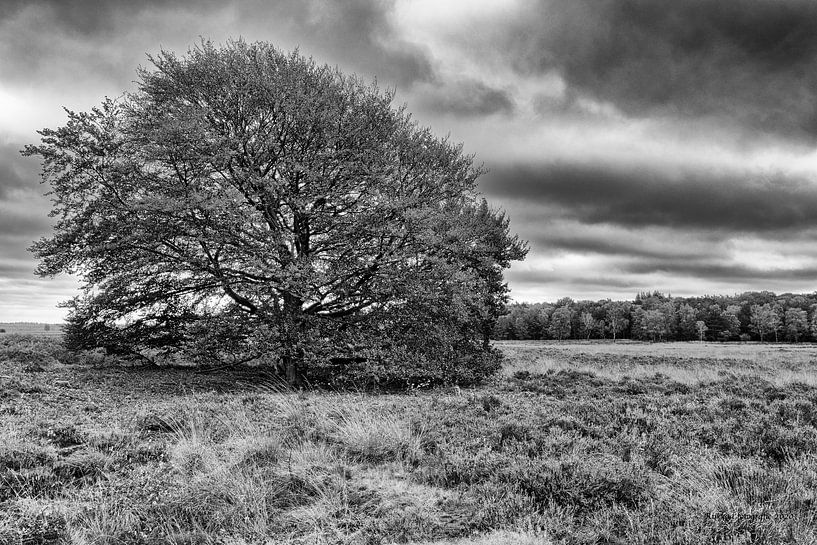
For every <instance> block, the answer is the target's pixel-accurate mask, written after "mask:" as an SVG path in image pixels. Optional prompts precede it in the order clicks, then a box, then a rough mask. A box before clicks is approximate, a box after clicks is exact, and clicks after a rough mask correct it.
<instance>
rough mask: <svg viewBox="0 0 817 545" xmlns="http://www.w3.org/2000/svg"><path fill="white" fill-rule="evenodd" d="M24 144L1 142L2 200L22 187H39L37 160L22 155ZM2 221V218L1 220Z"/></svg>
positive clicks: (0, 183) (0, 181)
mask: <svg viewBox="0 0 817 545" xmlns="http://www.w3.org/2000/svg"><path fill="white" fill-rule="evenodd" d="M21 148H22V146H16V145H14V144H2V143H0V201H2V200H3V199H6V198H8V197H9V195H10V194H11V193H12V192H14V191H18V190H21V189H32V188H36V187H37V181H38V180H39V177H38V175H37V164H36V161H31V160H29V159H26V158H25V157H23V156H21V155H20V149H21ZM0 221H2V220H0Z"/></svg>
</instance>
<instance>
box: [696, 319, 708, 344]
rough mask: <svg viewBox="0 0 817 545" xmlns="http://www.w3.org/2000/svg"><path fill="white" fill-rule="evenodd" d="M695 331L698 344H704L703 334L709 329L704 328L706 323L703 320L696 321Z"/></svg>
mask: <svg viewBox="0 0 817 545" xmlns="http://www.w3.org/2000/svg"><path fill="white" fill-rule="evenodd" d="M695 329H696V330H697V331H698V342H704V334H705V333H706V332H707V330H708V329H709V328H708V327H706V322H704V321H703V320H698V321H697V322H695Z"/></svg>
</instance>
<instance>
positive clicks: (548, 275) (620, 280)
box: [506, 270, 641, 289]
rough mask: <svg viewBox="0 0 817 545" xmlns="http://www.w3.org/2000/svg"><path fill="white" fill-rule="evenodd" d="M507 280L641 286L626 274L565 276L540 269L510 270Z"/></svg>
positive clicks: (527, 282)
mask: <svg viewBox="0 0 817 545" xmlns="http://www.w3.org/2000/svg"><path fill="white" fill-rule="evenodd" d="M506 276H507V277H508V279H509V280H511V281H512V282H514V283H518V284H529V285H534V286H537V285H545V284H548V283H550V282H563V283H566V284H570V285H575V286H585V287H593V288H601V289H610V288H624V289H637V288H639V287H640V286H641V284H640V282H639V280H638V279H636V278H633V277H626V276H598V275H595V276H594V275H591V276H586V277H576V276H570V277H565V276H564V275H562V274H560V273H558V272H551V271H542V270H525V271H513V270H512V271H510V272H508V273H507V274H506Z"/></svg>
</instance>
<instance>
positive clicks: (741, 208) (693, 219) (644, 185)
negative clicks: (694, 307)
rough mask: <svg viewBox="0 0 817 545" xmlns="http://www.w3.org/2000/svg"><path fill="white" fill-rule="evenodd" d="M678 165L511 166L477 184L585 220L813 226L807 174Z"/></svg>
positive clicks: (815, 195)
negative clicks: (802, 176)
mask: <svg viewBox="0 0 817 545" xmlns="http://www.w3.org/2000/svg"><path fill="white" fill-rule="evenodd" d="M675 170H676V169H674V168H670V167H668V168H667V169H666V170H661V169H657V168H653V167H631V168H621V167H612V166H604V165H598V164H597V165H585V164H568V163H554V164H546V165H540V166H528V167H525V166H508V167H500V168H494V169H493V171H492V172H491V173H489V174H488V175H487V176H486V178H485V180H484V181H483V183H482V188H483V190H485V191H486V192H487V193H488V194H489V195H493V196H495V197H500V198H504V199H512V200H515V201H522V202H538V203H543V205H546V206H549V207H550V208H553V209H555V210H556V211H557V212H558V213H559V214H560V215H562V216H564V217H566V218H572V219H575V220H577V221H580V222H582V223H588V224H599V223H609V224H614V225H621V226H626V227H641V226H664V227H672V228H685V229H690V228H691V229H715V230H725V231H740V232H772V231H784V230H797V229H804V228H808V227H812V226H813V225H814V218H815V217H817V186H815V184H814V183H812V182H809V181H808V180H803V179H797V178H792V177H786V176H784V175H773V176H764V175H758V174H754V173H730V174H724V173H720V172H706V171H703V172H698V171H694V170H689V171H686V172H681V173H678V172H676V171H675Z"/></svg>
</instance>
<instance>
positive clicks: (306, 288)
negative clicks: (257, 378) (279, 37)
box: [25, 41, 526, 382]
mask: <svg viewBox="0 0 817 545" xmlns="http://www.w3.org/2000/svg"><path fill="white" fill-rule="evenodd" d="M151 61H152V63H153V69H141V70H140V71H139V79H140V81H139V89H138V91H137V92H135V93H131V94H128V95H125V96H124V97H123V98H121V99H119V100H105V101H104V102H103V103H102V105H101V106H100V107H98V108H94V109H93V110H92V111H91V112H88V113H74V112H68V123H67V125H65V126H64V127H60V128H58V129H45V130H43V131H41V133H40V134H41V135H42V137H43V138H42V144H41V145H38V146H29V147H27V148H26V150H25V154H27V155H36V156H39V157H41V158H42V160H43V178H44V181H46V182H48V183H50V185H51V188H52V196H53V200H54V203H55V204H54V210H53V215H54V216H56V217H57V218H58V222H57V225H56V231H55V233H54V235H53V236H51V237H48V238H44V239H42V240H40V241H38V242H37V243H35V245H34V247H33V251H34V253H35V254H36V255H37V257H39V258H40V260H41V263H40V266H39V269H38V272H39V273H40V274H41V275H46V276H47V275H54V274H57V273H61V272H69V273H77V274H79V275H80V276H81V278H82V279H83V280H84V287H83V290H84V296H83V297H80V298H78V299H76V300H75V301H74V303H73V304H74V307H75V308H74V312H73V315H72V316H73V319H74V321H75V322H76V324H75V325H76V326H77V327H75V329H77V330H78V331H75V333H78V335H77V337H78V338H79V340H83V339H84V341H89V342H92V337H93V335H91V336H90V337H89V336H88V335H86V334H92V333H99V334H100V335H103V337H105V339H106V340H105V341H104V342H109V343H112V342H114V339H112V338H111V337H113V336H116V337H118V338H119V340H118V341H116V342H118V343H119V344H120V345H123V346H133V347H136V348H138V347H146V346H162V347H181V348H185V349H190V350H194V349H195V350H196V351H197V353H201V354H206V355H208V356H212V357H216V358H221V357H227V356H229V357H231V358H233V357H235V354H236V353H240V354H242V355H245V356H246V357H247V358H251V357H253V356H261V355H268V354H275V355H277V356H278V357H279V359H280V365H281V368H282V369H284V370H285V374H286V377H287V379H288V380H290V381H291V382H297V381H298V380H299V379H300V376H301V374H302V373H303V372H304V370H305V366H306V364H307V362H316V361H325V360H327V359H330V358H332V357H338V356H344V357H345V356H348V355H349V352H354V353H358V354H359V353H365V354H366V355H365V356H362V357H365V358H375V359H378V358H380V359H382V358H384V356H383V351H384V350H385V351H387V352H388V351H390V350H391V351H394V350H397V352H396V353H399V354H401V355H400V356H399V357H400V358H402V357H403V356H402V354H404V353H407V354H410V355H412V356H416V357H417V358H418V361H420V360H422V361H434V362H443V361H448V360H447V358H448V359H450V358H451V357H454V356H452V354H454V355H463V354H466V353H468V352H474V351H483V352H486V351H487V349H488V347H487V342H488V337H489V333H490V331H491V329H492V328H493V325H494V324H495V322H496V320H497V318H498V316H499V315H501V314H502V312H503V306H504V303H505V299H506V294H507V286H506V285H505V283H504V282H503V279H502V271H503V269H505V268H506V267H508V266H509V264H510V262H511V261H513V260H516V259H521V258H523V257H524V255H525V253H526V248H525V245H524V244H523V243H521V242H520V241H519V240H518V239H517V238H516V237H515V236H513V235H511V234H510V232H509V229H508V219H507V218H506V217H505V216H504V214H502V213H499V212H496V211H494V210H492V209H491V208H490V207H488V205H487V203H486V202H485V201H484V200H482V199H481V198H479V196H478V194H477V192H476V184H477V178H478V177H479V176H480V174H481V173H482V169H481V168H480V167H477V166H474V164H473V157H470V156H467V155H464V154H463V153H462V147H461V146H458V145H454V144H451V143H450V142H448V141H447V140H441V139H438V138H436V137H434V136H433V135H432V134H431V133H430V132H429V131H428V130H426V129H423V128H420V127H418V126H417V125H416V124H415V123H414V122H412V121H411V119H410V117H409V115H408V114H407V113H406V112H405V110H404V109H402V108H394V107H393V106H392V104H391V103H392V98H393V94H392V93H390V92H386V93H384V92H381V91H380V90H378V89H377V87H376V86H374V85H366V84H364V83H362V82H361V81H360V80H359V79H358V78H356V77H349V76H346V75H344V74H342V73H340V72H339V71H337V70H336V69H332V68H330V67H328V66H319V65H317V64H316V63H315V62H314V61H312V60H311V59H306V58H304V57H302V56H301V55H299V54H298V53H292V54H286V53H283V52H280V51H278V50H276V49H275V48H273V47H271V46H270V45H268V44H265V43H255V44H247V43H245V42H243V41H237V42H229V43H228V44H227V45H226V46H224V47H221V48H218V47H216V46H214V45H213V44H211V43H209V42H204V43H202V44H201V45H200V46H198V47H196V48H194V49H193V50H191V51H190V52H189V53H188V54H187V55H186V56H184V57H177V56H176V55H174V54H173V53H169V52H162V53H161V54H160V55H158V56H157V57H155V58H151ZM84 341H83V342H84ZM227 341H229V342H227ZM339 352H341V354H339ZM355 357H357V356H355ZM388 359H389V357H388V355H386V356H385V360H388ZM384 364H387V363H384ZM439 364H440V365H442V363H439Z"/></svg>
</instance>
